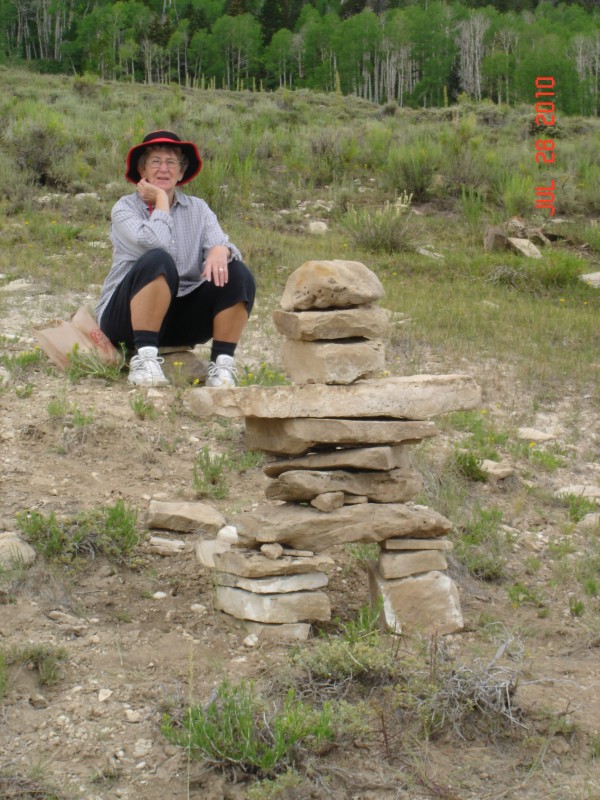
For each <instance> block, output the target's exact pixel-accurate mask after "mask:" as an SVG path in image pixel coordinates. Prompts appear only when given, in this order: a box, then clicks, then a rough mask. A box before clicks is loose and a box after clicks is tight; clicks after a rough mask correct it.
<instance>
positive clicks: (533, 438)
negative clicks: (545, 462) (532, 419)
mask: <svg viewBox="0 0 600 800" xmlns="http://www.w3.org/2000/svg"><path fill="white" fill-rule="evenodd" d="M517 436H518V438H519V439H526V440H528V441H530V442H549V441H551V440H552V439H556V436H555V434H553V433H548V432H547V431H539V430H537V428H519V430H518V431H517Z"/></svg>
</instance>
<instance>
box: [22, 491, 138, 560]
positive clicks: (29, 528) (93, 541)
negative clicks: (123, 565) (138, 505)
mask: <svg viewBox="0 0 600 800" xmlns="http://www.w3.org/2000/svg"><path fill="white" fill-rule="evenodd" d="M136 519H137V514H136V512H135V511H134V510H133V509H132V508H130V507H129V506H127V505H126V504H125V502H124V501H123V500H117V501H116V502H115V503H114V504H113V505H110V506H103V507H101V508H95V509H91V510H90V511H82V512H80V513H79V514H76V515H75V516H72V517H66V518H63V519H59V518H58V517H57V516H56V515H55V514H54V512H52V513H50V514H48V515H45V514H42V513H40V512H39V511H21V512H19V513H18V514H17V525H18V527H19V529H20V531H21V532H22V533H23V536H24V537H25V539H26V540H27V541H28V542H30V544H31V545H32V546H33V547H34V548H35V550H36V551H37V552H38V553H40V555H42V556H44V558H46V559H49V560H52V559H56V560H58V561H63V562H67V563H68V562H70V561H72V560H73V559H74V558H75V557H77V556H81V555H91V556H93V555H96V554H98V555H104V556H106V557H107V558H109V559H111V560H115V561H125V560H127V559H128V558H129V557H130V556H131V555H132V553H133V551H134V549H135V547H136V546H137V544H138V539H139V537H138V534H137V531H136Z"/></svg>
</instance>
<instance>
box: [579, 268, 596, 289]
mask: <svg viewBox="0 0 600 800" xmlns="http://www.w3.org/2000/svg"><path fill="white" fill-rule="evenodd" d="M579 279H580V280H582V281H583V282H584V283H587V284H588V286H592V287H593V288H594V289H600V272H587V273H586V274H585V275H580V276H579Z"/></svg>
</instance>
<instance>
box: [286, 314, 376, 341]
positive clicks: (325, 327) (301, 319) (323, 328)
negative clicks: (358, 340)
mask: <svg viewBox="0 0 600 800" xmlns="http://www.w3.org/2000/svg"><path fill="white" fill-rule="evenodd" d="M273 322H274V323H275V327H276V328H277V330H278V331H279V333H281V334H282V335H283V336H285V337H286V338H287V339H302V340H304V341H307V342H308V341H314V340H315V339H349V338H351V337H353V336H363V337H364V338H366V339H382V338H383V337H384V336H385V333H386V331H387V329H388V326H389V315H388V312H387V311H386V310H385V309H383V308H380V307H379V306H374V305H363V306H359V307H358V308H341V309H331V310H329V311H282V310H281V309H276V310H275V311H274V312H273Z"/></svg>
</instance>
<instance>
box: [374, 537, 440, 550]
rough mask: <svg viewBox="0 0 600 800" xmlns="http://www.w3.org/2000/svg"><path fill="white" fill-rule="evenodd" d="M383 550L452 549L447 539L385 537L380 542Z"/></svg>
mask: <svg viewBox="0 0 600 800" xmlns="http://www.w3.org/2000/svg"><path fill="white" fill-rule="evenodd" d="M381 546H382V547H383V549H384V550H452V548H453V547H454V545H453V544H452V542H451V541H449V540H448V539H442V538H440V537H438V538H437V539H386V540H385V541H384V542H382V543H381Z"/></svg>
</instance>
